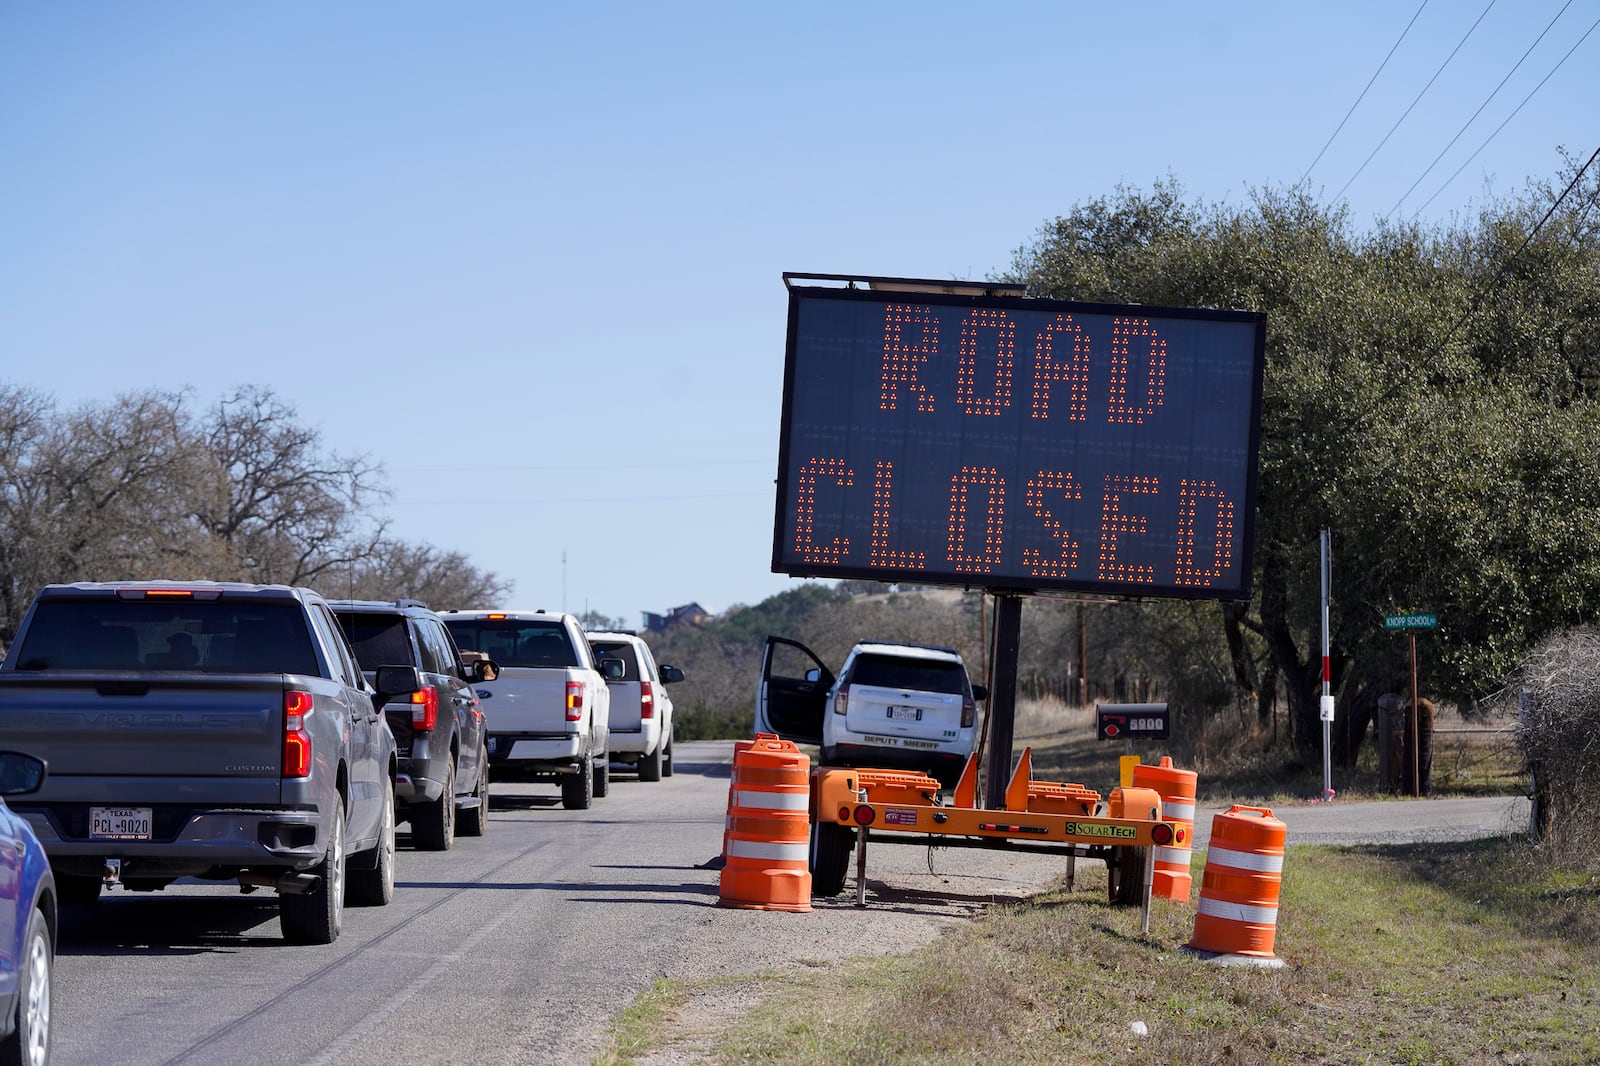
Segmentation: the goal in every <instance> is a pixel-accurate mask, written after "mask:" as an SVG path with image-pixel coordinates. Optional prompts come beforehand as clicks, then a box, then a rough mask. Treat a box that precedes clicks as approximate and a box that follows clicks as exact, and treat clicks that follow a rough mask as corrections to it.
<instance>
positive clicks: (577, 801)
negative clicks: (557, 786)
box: [561, 759, 594, 811]
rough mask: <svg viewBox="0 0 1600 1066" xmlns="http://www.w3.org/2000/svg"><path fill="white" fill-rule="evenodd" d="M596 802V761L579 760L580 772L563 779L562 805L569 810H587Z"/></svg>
mask: <svg viewBox="0 0 1600 1066" xmlns="http://www.w3.org/2000/svg"><path fill="white" fill-rule="evenodd" d="M593 803H594V761H593V760H592V759H581V760H579V766H578V772H577V773H574V774H567V775H566V776H564V777H563V778H562V779H561V806H563V807H565V808H566V809H567V810H569V811H586V810H588V809H589V807H590V805H591V804H593Z"/></svg>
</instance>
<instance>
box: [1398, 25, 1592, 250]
mask: <svg viewBox="0 0 1600 1066" xmlns="http://www.w3.org/2000/svg"><path fill="white" fill-rule="evenodd" d="M1571 6H1572V0H1567V2H1566V3H1564V4H1562V5H1561V10H1560V11H1557V12H1556V14H1555V18H1552V19H1551V20H1550V22H1549V23H1548V24H1547V25H1546V26H1545V28H1544V29H1543V31H1541V32H1540V34H1539V36H1537V37H1535V38H1534V39H1533V43H1532V44H1530V45H1529V46H1528V50H1527V51H1526V52H1523V53H1522V58H1521V59H1519V60H1517V62H1516V66H1513V67H1512V68H1511V69H1510V70H1508V71H1506V76H1505V77H1503V78H1501V79H1500V84H1499V85H1496V86H1495V87H1494V92H1492V93H1490V94H1489V95H1488V96H1487V97H1486V98H1485V99H1484V101H1483V103H1481V104H1479V105H1478V110H1476V111H1474V112H1473V113H1472V117H1471V118H1469V119H1467V121H1466V122H1465V123H1463V124H1462V126H1461V128H1460V129H1459V130H1457V131H1456V135H1455V136H1454V137H1452V138H1450V143H1449V144H1447V145H1445V146H1444V148H1442V149H1441V150H1440V151H1439V154H1438V155H1436V156H1434V157H1433V162H1431V163H1429V164H1428V169H1426V170H1424V171H1423V172H1422V173H1421V174H1420V175H1418V176H1417V180H1416V181H1414V182H1412V183H1411V188H1409V189H1407V190H1406V191H1405V193H1404V194H1403V195H1402V196H1401V197H1400V199H1398V200H1396V201H1395V204H1394V206H1393V207H1391V208H1389V213H1388V214H1386V215H1384V216H1383V217H1384V218H1385V219H1387V218H1388V217H1389V215H1392V214H1394V213H1395V212H1396V211H1398V210H1399V209H1400V205H1401V204H1403V203H1405V202H1406V197H1407V196H1410V195H1411V194H1412V193H1413V192H1415V191H1416V188H1417V186H1418V185H1421V184H1422V179H1423V178H1426V177H1427V176H1428V175H1429V174H1432V173H1433V168H1434V167H1436V166H1438V165H1439V160H1441V159H1443V158H1444V157H1445V153H1446V152H1448V151H1450V149H1452V148H1454V147H1455V143H1456V142H1457V141H1459V140H1460V139H1461V135H1462V134H1463V133H1466V132H1467V128H1468V127H1469V126H1471V125H1472V124H1473V123H1474V122H1476V121H1478V116H1479V115H1481V114H1483V109H1484V108H1486V107H1488V106H1489V101H1490V100H1493V99H1494V98H1495V97H1496V96H1497V95H1499V93H1500V90H1501V89H1504V88H1505V87H1506V82H1508V81H1510V80H1511V75H1513V74H1515V73H1516V72H1517V68H1518V67H1521V66H1522V64H1523V62H1524V61H1525V60H1526V59H1527V58H1528V57H1529V56H1530V55H1532V54H1533V50H1534V49H1535V48H1537V47H1539V42H1540V41H1542V40H1544V37H1545V34H1547V33H1549V32H1550V28H1551V27H1552V26H1554V25H1555V24H1556V20H1557V19H1559V18H1561V16H1562V15H1564V14H1566V12H1567V8H1569V7H1571Z"/></svg>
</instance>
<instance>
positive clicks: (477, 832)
mask: <svg viewBox="0 0 1600 1066" xmlns="http://www.w3.org/2000/svg"><path fill="white" fill-rule="evenodd" d="M472 797H473V798H474V799H476V800H477V801H478V805H477V806H476V807H468V808H467V809H466V810H464V811H462V812H461V832H462V834H463V835H464V836H469V837H481V836H483V835H484V834H485V833H487V832H488V831H489V756H488V755H487V754H485V753H482V752H480V753H479V754H478V787H477V788H476V789H474V790H473V792H472Z"/></svg>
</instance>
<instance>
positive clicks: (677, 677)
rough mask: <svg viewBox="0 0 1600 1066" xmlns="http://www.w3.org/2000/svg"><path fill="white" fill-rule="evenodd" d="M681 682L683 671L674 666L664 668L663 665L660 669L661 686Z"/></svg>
mask: <svg viewBox="0 0 1600 1066" xmlns="http://www.w3.org/2000/svg"><path fill="white" fill-rule="evenodd" d="M682 680H683V671H682V670H679V669H678V668H677V667H676V666H665V665H663V666H662V667H661V683H662V684H663V685H670V684H672V683H673V682H674V681H682Z"/></svg>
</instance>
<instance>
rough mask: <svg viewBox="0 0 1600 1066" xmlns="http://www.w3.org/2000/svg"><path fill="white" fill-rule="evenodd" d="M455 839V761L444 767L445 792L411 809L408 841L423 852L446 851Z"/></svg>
mask: <svg viewBox="0 0 1600 1066" xmlns="http://www.w3.org/2000/svg"><path fill="white" fill-rule="evenodd" d="M455 842H456V764H455V762H454V760H452V761H451V763H450V765H449V766H447V767H445V771H444V791H443V792H441V793H439V798H438V799H436V800H434V801H433V802H432V803H424V804H420V805H418V806H414V807H412V808H411V843H412V844H413V845H414V846H415V847H417V848H418V849H420V850H422V851H449V850H450V846H451V845H452V844H454V843H455Z"/></svg>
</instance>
